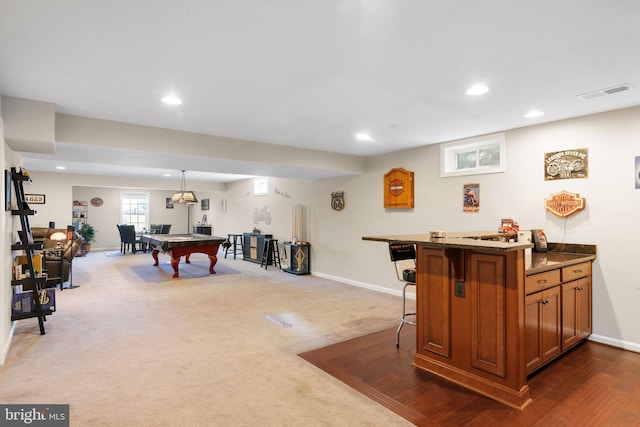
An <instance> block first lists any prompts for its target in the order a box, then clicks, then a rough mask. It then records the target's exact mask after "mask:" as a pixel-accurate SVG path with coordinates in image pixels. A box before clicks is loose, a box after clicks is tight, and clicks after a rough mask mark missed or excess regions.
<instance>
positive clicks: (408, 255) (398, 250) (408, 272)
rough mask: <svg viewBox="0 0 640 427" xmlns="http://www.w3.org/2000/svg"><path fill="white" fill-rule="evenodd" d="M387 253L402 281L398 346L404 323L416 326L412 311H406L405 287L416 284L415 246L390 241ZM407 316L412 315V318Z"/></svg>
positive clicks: (397, 335) (398, 345) (397, 333)
mask: <svg viewBox="0 0 640 427" xmlns="http://www.w3.org/2000/svg"><path fill="white" fill-rule="evenodd" d="M389 255H391V261H392V262H393V264H394V267H395V269H396V276H397V277H398V280H400V281H401V282H404V287H403V288H402V315H401V316H400V325H399V326H398V331H397V332H396V347H400V331H401V330H402V327H403V326H404V325H411V326H416V321H415V317H413V316H415V315H416V313H414V312H407V287H409V286H416V247H415V246H414V245H413V243H403V242H390V243H389ZM407 317H413V320H411V319H408V318H407Z"/></svg>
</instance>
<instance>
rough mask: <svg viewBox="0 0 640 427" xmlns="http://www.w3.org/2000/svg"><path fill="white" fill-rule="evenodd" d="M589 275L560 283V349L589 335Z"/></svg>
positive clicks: (590, 320) (590, 323) (590, 322)
mask: <svg viewBox="0 0 640 427" xmlns="http://www.w3.org/2000/svg"><path fill="white" fill-rule="evenodd" d="M591 316H592V314H591V277H583V278H581V279H578V280H574V281H572V282H569V283H564V284H563V285H562V350H565V349H567V348H569V347H571V346H572V345H574V344H576V343H577V342H579V341H580V340H582V339H584V338H587V337H588V336H589V335H591V329H592V318H591Z"/></svg>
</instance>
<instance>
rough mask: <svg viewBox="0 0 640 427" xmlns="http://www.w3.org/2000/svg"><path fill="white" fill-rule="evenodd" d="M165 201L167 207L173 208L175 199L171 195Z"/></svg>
mask: <svg viewBox="0 0 640 427" xmlns="http://www.w3.org/2000/svg"><path fill="white" fill-rule="evenodd" d="M165 203H166V207H167V209H173V200H172V199H171V197H167V198H166V202H165Z"/></svg>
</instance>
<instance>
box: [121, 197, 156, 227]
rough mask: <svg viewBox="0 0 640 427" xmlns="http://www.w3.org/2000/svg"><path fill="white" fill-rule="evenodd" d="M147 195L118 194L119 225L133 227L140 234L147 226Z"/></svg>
mask: <svg viewBox="0 0 640 427" xmlns="http://www.w3.org/2000/svg"><path fill="white" fill-rule="evenodd" d="M148 206H149V193H121V194H120V207H121V208H120V223H121V224H130V225H133V226H135V228H136V232H138V233H141V232H142V231H143V230H145V229H146V228H147V227H148V226H149V216H148V212H149V211H148V209H147V207H148Z"/></svg>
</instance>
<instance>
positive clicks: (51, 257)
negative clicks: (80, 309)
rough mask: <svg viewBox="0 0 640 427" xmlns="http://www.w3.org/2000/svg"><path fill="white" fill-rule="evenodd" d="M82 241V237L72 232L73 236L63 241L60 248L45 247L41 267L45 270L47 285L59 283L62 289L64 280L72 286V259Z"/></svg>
mask: <svg viewBox="0 0 640 427" xmlns="http://www.w3.org/2000/svg"><path fill="white" fill-rule="evenodd" d="M83 242H84V239H83V238H82V237H80V235H78V234H77V233H75V232H74V233H73V238H72V239H71V240H67V241H65V243H64V246H63V247H62V248H57V247H45V249H44V250H43V255H44V256H43V264H44V265H43V267H44V270H45V271H46V272H47V287H55V286H58V285H60V289H63V288H64V283H66V282H69V287H71V288H72V287H73V259H74V258H75V256H76V254H77V253H78V251H79V250H80V246H81V245H82V243H83Z"/></svg>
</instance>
